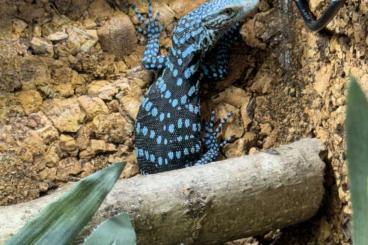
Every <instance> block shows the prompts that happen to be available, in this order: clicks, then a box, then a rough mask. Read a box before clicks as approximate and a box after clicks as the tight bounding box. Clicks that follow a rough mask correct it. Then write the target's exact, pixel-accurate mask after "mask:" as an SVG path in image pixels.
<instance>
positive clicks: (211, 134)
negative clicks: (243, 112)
mask: <svg viewBox="0 0 368 245" xmlns="http://www.w3.org/2000/svg"><path fill="white" fill-rule="evenodd" d="M231 116H232V113H228V114H227V116H226V118H223V119H221V120H220V123H219V125H217V127H215V121H216V116H215V112H214V111H212V113H211V118H210V121H209V122H208V123H206V125H205V135H204V145H205V147H206V150H207V151H206V153H205V154H204V155H203V156H202V157H201V159H199V160H198V161H197V162H196V163H195V164H194V165H202V164H206V163H209V162H212V161H214V160H216V159H217V157H218V156H219V155H220V149H221V148H222V147H223V146H225V145H226V144H227V143H228V142H229V141H231V138H229V139H225V140H223V141H222V142H221V143H218V141H217V136H218V135H219V133H220V132H221V130H222V128H223V127H224V125H225V124H226V123H227V121H228V119H229V118H230V117H231Z"/></svg>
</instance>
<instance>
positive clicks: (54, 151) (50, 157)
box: [44, 144, 60, 167]
mask: <svg viewBox="0 0 368 245" xmlns="http://www.w3.org/2000/svg"><path fill="white" fill-rule="evenodd" d="M59 151H60V150H59V148H58V146H56V144H55V145H52V146H50V147H49V148H48V150H47V153H46V155H45V156H44V162H45V164H46V166H47V167H55V166H56V165H57V163H58V162H59V161H60V157H59V154H58V152H59Z"/></svg>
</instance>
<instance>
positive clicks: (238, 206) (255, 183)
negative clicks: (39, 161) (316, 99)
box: [0, 139, 325, 244]
mask: <svg viewBox="0 0 368 245" xmlns="http://www.w3.org/2000/svg"><path fill="white" fill-rule="evenodd" d="M323 151H324V146H323V145H322V144H321V142H320V141H319V140H317V139H303V140H300V141H298V142H295V143H292V144H289V145H285V146H281V147H279V148H277V149H275V150H270V151H267V152H259V153H256V154H254V155H250V156H244V157H239V158H233V159H228V160H224V161H220V162H216V163H211V164H207V165H204V166H196V167H191V168H185V169H180V170H175V171H170V172H164V173H159V174H154V175H148V176H137V177H133V178H130V179H124V180H120V181H118V182H117V184H116V185H115V187H114V188H113V190H112V192H111V193H110V194H109V195H108V196H107V198H106V200H105V201H104V203H103V205H102V206H101V208H100V209H99V211H98V212H97V214H96V215H95V217H94V219H93V220H92V222H91V223H90V225H89V227H88V228H87V229H86V230H85V231H84V232H83V234H87V233H88V231H89V230H90V229H91V228H92V227H94V226H95V225H96V224H98V223H100V222H101V221H102V220H103V219H105V218H108V217H111V216H113V215H115V214H117V213H119V212H120V211H126V212H128V213H129V215H130V217H131V219H132V221H133V223H134V226H135V229H136V232H137V236H138V244H180V243H184V244H219V243H220V242H225V241H230V240H233V239H237V238H243V237H247V236H252V235H257V234H261V233H263V232H267V231H269V230H272V229H276V228H282V227H285V226H288V225H291V224H295V223H298V222H302V221H304V220H307V219H309V218H310V217H312V216H313V215H314V214H315V213H316V212H317V210H318V208H319V206H320V203H321V200H322V197H323V193H324V188H323V176H324V167H325V164H324V162H323V161H322V160H321V158H320V154H321V153H322V152H323ZM70 187H71V185H69V186H67V187H65V188H63V189H62V190H60V191H58V192H56V193H54V194H51V195H49V196H45V197H42V198H39V199H37V200H34V201H31V202H27V203H23V204H17V205H13V206H6V207H0V243H1V241H4V240H5V239H7V238H9V236H10V235H11V234H12V233H14V232H16V231H17V230H18V229H19V228H20V227H21V226H22V225H24V223H25V222H26V221H27V220H29V219H30V218H31V217H32V216H34V215H35V214H37V213H38V212H39V211H40V209H41V208H43V207H45V206H46V205H47V204H49V203H50V202H52V201H54V200H55V199H56V198H58V197H59V196H60V195H61V194H63V193H64V192H65V191H66V190H68V189H70Z"/></svg>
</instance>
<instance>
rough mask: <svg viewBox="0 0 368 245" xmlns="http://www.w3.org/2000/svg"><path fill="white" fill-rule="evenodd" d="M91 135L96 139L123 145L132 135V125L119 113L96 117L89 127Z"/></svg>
mask: <svg viewBox="0 0 368 245" xmlns="http://www.w3.org/2000/svg"><path fill="white" fill-rule="evenodd" d="M91 129H92V131H93V133H94V134H95V135H96V137H97V138H98V139H102V140H104V141H106V142H112V143H118V144H120V143H124V141H126V140H128V139H129V137H131V135H132V134H133V125H132V123H131V122H128V121H127V119H126V118H124V117H123V116H122V115H120V113H112V114H108V115H103V114H100V115H97V116H96V117H95V118H94V119H93V121H92V125H91Z"/></svg>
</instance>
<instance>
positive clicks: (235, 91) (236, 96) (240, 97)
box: [212, 86, 250, 108]
mask: <svg viewBox="0 0 368 245" xmlns="http://www.w3.org/2000/svg"><path fill="white" fill-rule="evenodd" d="M249 99H250V96H249V95H248V94H247V93H246V92H245V91H244V90H243V89H241V88H237V87H235V86H230V87H229V88H227V89H225V90H224V91H223V92H221V93H219V94H217V95H215V96H214V97H212V101H213V102H214V103H221V102H224V103H227V104H230V105H232V106H236V107H238V108H240V107H241V106H242V105H244V103H246V102H249Z"/></svg>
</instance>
